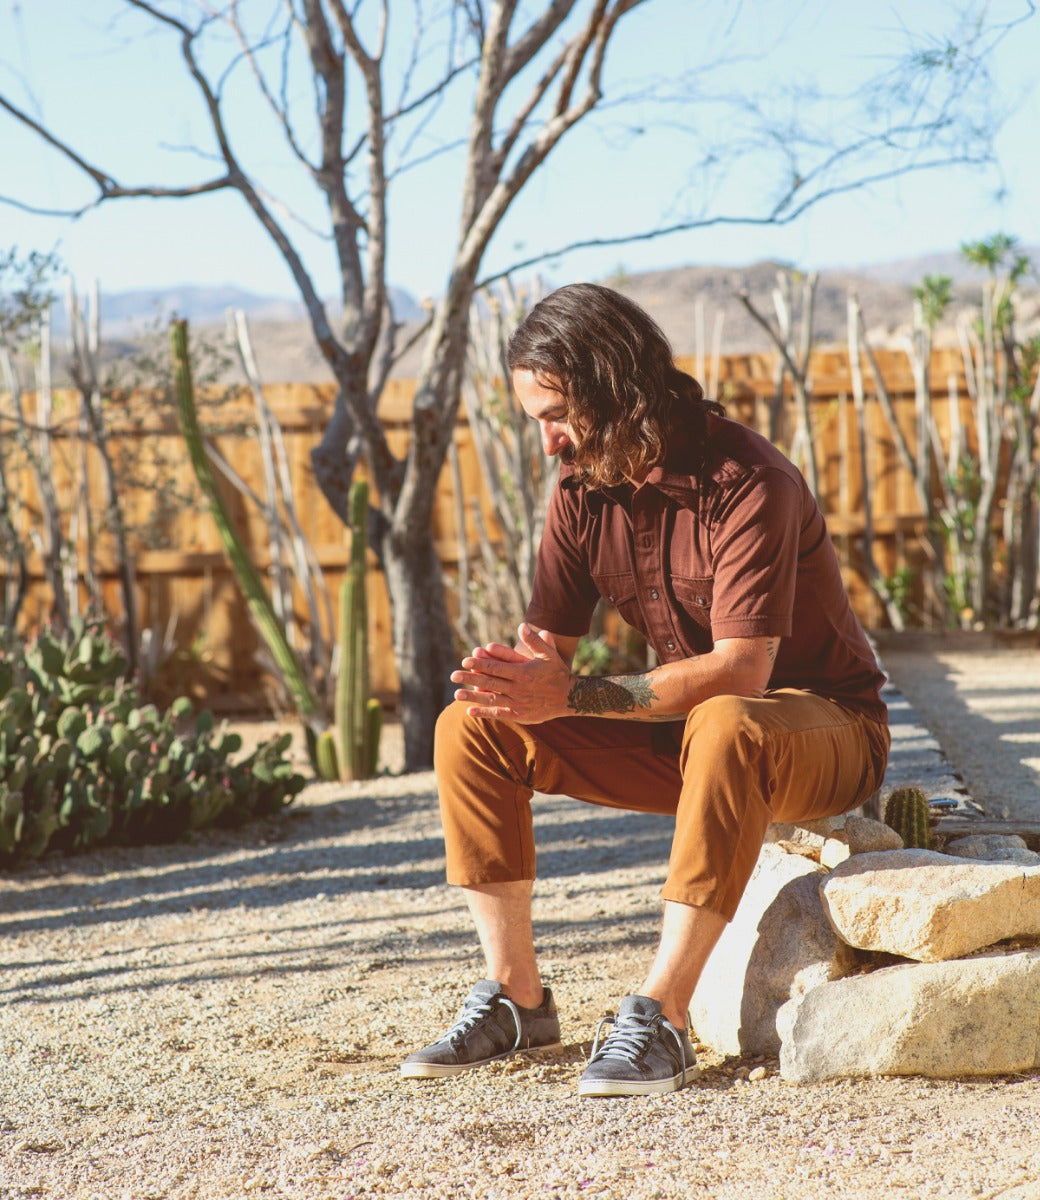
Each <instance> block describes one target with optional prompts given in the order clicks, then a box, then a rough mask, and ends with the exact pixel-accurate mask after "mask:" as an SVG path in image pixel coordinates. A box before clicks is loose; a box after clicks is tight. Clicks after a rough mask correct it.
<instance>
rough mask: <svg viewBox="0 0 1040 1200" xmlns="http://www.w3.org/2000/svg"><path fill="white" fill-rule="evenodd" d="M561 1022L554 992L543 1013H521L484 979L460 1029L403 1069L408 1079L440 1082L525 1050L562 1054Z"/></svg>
mask: <svg viewBox="0 0 1040 1200" xmlns="http://www.w3.org/2000/svg"><path fill="white" fill-rule="evenodd" d="M561 1044H562V1043H561V1042H560V1019H559V1017H558V1016H557V1015H556V1005H555V1003H554V1002H553V998H552V992H550V991H549V989H548V988H546V989H545V995H544V996H543V997H542V1002H541V1004H539V1005H538V1007H537V1008H521V1007H520V1005H519V1004H514V1003H513V1001H512V1000H510V999H509V997H508V996H506V994H505V993H504V992H503V991H502V985H501V984H500V983H496V982H495V981H494V980H493V979H482V980H480V982H479V983H478V984H476V986H475V987H474V988H473V991H471V992H470V994H469V995H468V996H467V997H466V1000H465V1002H464V1004H463V1005H462V1011H461V1012H460V1013H459V1015H458V1019H457V1020H456V1022H455V1024H454V1025H453V1026H452V1027H451V1028H450V1029H449V1030H448V1032H447V1033H446V1034H444V1036H443V1037H441V1038H438V1039H437V1041H435V1042H434V1043H433V1044H432V1045H430V1046H427V1047H425V1049H423V1050H416V1052H415V1053H414V1054H409V1055H408V1057H407V1058H406V1059H405V1060H404V1062H403V1063H402V1064H401V1074H402V1075H404V1076H405V1077H406V1078H408V1079H440V1078H441V1077H442V1076H445V1075H458V1074H459V1073H460V1072H462V1071H471V1070H472V1069H473V1068H474V1067H482V1066H483V1065H484V1064H485V1063H489V1062H495V1061H496V1060H497V1059H500V1058H509V1057H510V1056H511V1055H513V1054H518V1053H520V1051H522V1050H559V1049H560V1047H561Z"/></svg>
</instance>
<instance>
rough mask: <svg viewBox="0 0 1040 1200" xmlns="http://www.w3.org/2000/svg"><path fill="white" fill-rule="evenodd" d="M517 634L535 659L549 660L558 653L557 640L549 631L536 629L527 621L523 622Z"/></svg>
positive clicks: (518, 627)
mask: <svg viewBox="0 0 1040 1200" xmlns="http://www.w3.org/2000/svg"><path fill="white" fill-rule="evenodd" d="M516 633H517V637H519V639H520V641H521V642H523V644H524V645H525V646H527V648H528V649H529V650H530V651H531V653H532V654H533V655H534V656H535V658H549V657H551V656H552V655H554V654H556V653H557V650H556V639H555V638H554V637H553V635H552V634H551V633H550V632H549V631H548V630H547V629H536V628H535V627H534V626H533V625H528V623H527V622H526V621H521V622H520V624H519V625H518V626H517V630H516Z"/></svg>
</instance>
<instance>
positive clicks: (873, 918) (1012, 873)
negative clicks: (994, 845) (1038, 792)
mask: <svg viewBox="0 0 1040 1200" xmlns="http://www.w3.org/2000/svg"><path fill="white" fill-rule="evenodd" d="M820 890H821V893H822V896H823V906H824V910H825V911H826V913H827V916H828V917H829V918H830V920H831V922H832V923H833V925H834V928H835V929H836V930H837V932H838V934H839V935H840V936H841V937H842V938H843V939H844V940H845V941H846V942H848V943H849V945H850V946H856V947H858V948H860V949H862V950H883V951H887V952H888V953H889V954H899V955H902V956H903V957H904V958H913V959H917V960H918V961H919V962H939V961H941V960H943V959H950V958H960V957H962V956H963V955H965V954H970V953H971V952H972V951H974V950H978V949H980V948H982V947H984V946H991V945H993V944H994V943H995V942H999V941H1002V940H1003V939H1005V938H1011V937H1036V936H1040V867H1023V866H1014V865H1011V864H1005V863H994V862H979V861H976V860H972V859H962V858H954V857H952V856H951V855H948V854H938V853H936V852H935V851H932V850H893V851H881V852H878V853H875V854H857V855H854V856H853V857H852V858H850V859H848V860H847V861H845V862H843V863H841V864H840V865H839V866H837V867H836V868H835V869H834V870H833V871H832V872H831V873H830V874H829V875H828V876H827V877H826V878H825V879H824V880H823V882H822V884H821V888H820Z"/></svg>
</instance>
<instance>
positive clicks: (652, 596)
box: [650, 588, 658, 600]
mask: <svg viewBox="0 0 1040 1200" xmlns="http://www.w3.org/2000/svg"><path fill="white" fill-rule="evenodd" d="M657 598H658V595H657V588H651V589H650V599H651V600H656V599H657Z"/></svg>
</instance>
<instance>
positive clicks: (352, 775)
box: [335, 480, 383, 779]
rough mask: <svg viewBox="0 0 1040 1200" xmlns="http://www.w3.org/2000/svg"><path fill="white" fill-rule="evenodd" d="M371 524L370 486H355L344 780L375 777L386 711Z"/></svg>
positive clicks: (342, 720)
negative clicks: (377, 683) (371, 607)
mask: <svg viewBox="0 0 1040 1200" xmlns="http://www.w3.org/2000/svg"><path fill="white" fill-rule="evenodd" d="M367 520H368V484H367V483H365V482H364V480H355V482H354V484H353V486H352V487H351V489H350V563H349V564H348V566H347V574H346V578H345V579H344V580H343V586H342V588H341V589H340V601H339V646H340V658H339V678H338V679H337V680H336V714H335V716H336V733H337V737H338V741H339V745H338V747H337V749H338V752H339V775H340V778H341V779H368V778H369V777H370V776H371V775H374V774H375V770H376V765H377V763H378V760H379V737H380V733H381V732H382V720H383V711H382V708H381V707H380V704H379V701H378V700H375V699H373V698H372V697H371V696H370V695H369V676H368V605H367V603H366V599H365V558H366V554H367V549H368V540H367V528H366V525H367Z"/></svg>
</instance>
